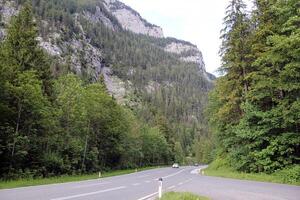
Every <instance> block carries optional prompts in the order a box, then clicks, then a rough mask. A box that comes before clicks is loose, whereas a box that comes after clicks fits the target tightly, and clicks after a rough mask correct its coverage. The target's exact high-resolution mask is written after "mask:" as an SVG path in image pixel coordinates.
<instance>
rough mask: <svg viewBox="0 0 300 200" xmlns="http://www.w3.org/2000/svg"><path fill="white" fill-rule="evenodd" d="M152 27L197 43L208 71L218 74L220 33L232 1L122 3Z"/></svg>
mask: <svg viewBox="0 0 300 200" xmlns="http://www.w3.org/2000/svg"><path fill="white" fill-rule="evenodd" d="M120 1H122V2H123V3H125V4H127V5H128V6H130V7H132V8H133V9H134V10H136V11H137V12H139V13H140V14H141V16H142V17H143V18H145V19H146V20H147V21H148V22H150V23H152V24H156V25H158V26H160V27H162V28H163V31H164V35H165V37H175V38H178V39H182V40H186V41H189V42H192V43H193V44H196V45H197V46H198V48H199V50H200V51H201V52H202V54H203V57H204V62H205V64H206V70H207V71H208V72H210V73H213V74H217V73H216V70H217V68H218V67H219V66H220V57H219V54H218V51H219V47H220V45H221V40H220V39H219V37H220V30H221V29H222V27H223V25H222V23H223V18H224V15H225V8H226V7H227V5H228V2H229V0H120Z"/></svg>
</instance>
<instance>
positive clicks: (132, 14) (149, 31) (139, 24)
mask: <svg viewBox="0 0 300 200" xmlns="http://www.w3.org/2000/svg"><path fill="white" fill-rule="evenodd" d="M104 1H105V6H106V8H107V9H108V10H109V11H110V12H111V13H112V14H113V15H114V16H115V17H116V18H117V19H118V21H119V23H120V24H121V26H122V27H123V28H124V29H125V30H129V31H132V32H134V33H138V34H144V35H149V36H152V37H157V38H163V37H164V35H163V30H162V28H161V27H159V26H156V25H153V24H150V23H149V22H147V21H146V20H145V19H143V18H142V17H141V16H140V14H139V13H137V12H136V11H135V10H133V9H131V8H130V7H128V6H126V5H125V4H123V3H121V2H120V1H117V0H104Z"/></svg>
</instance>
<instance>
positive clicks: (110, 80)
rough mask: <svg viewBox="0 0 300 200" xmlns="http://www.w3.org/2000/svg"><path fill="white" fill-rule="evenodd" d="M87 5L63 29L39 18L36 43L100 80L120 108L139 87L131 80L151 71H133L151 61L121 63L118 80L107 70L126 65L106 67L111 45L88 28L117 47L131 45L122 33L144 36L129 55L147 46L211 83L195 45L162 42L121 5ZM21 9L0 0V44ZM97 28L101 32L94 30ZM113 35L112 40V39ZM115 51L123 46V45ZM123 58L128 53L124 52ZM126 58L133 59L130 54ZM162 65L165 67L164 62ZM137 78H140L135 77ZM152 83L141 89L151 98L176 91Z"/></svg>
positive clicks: (112, 0) (104, 0) (105, 1)
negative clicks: (195, 70)
mask: <svg viewBox="0 0 300 200" xmlns="http://www.w3.org/2000/svg"><path fill="white" fill-rule="evenodd" d="M66 2H67V1H66ZM87 2H91V4H89V6H86V7H82V8H81V7H80V9H76V10H75V12H74V11H72V12H71V11H70V12H69V13H67V14H69V15H70V17H69V18H67V20H62V21H63V23H62V22H61V21H60V20H58V21H59V23H57V22H56V23H54V22H53V20H52V19H49V17H43V16H37V17H38V19H39V25H40V29H41V33H40V37H38V38H37V40H38V41H39V43H40V46H41V47H43V48H44V49H45V51H47V53H48V54H50V55H52V56H53V57H56V58H57V60H59V62H60V63H63V64H66V65H70V67H71V70H72V71H74V72H75V73H77V74H78V75H80V76H85V77H86V78H87V79H89V80H91V81H96V80H98V79H99V77H100V75H101V74H102V75H103V76H104V80H105V82H106V85H107V88H108V90H109V92H110V93H111V94H112V95H114V96H115V97H116V98H117V100H118V101H119V102H121V103H128V102H129V100H128V97H129V96H132V93H133V88H136V87H139V86H136V85H133V83H132V82H131V81H132V80H133V79H135V78H134V76H144V75H142V74H141V73H151V72H150V71H149V72H147V71H144V72H143V71H140V70H139V68H136V67H137V66H136V65H141V67H142V68H145V67H146V66H147V65H149V62H150V61H147V60H146V61H144V62H142V63H145V64H142V63H141V62H137V64H134V63H132V64H126V63H125V65H128V67H127V68H128V71H126V72H125V77H124V75H122V78H121V76H120V75H118V74H120V73H114V71H116V69H113V68H111V67H109V66H112V65H116V63H114V62H117V63H119V64H118V65H124V62H123V61H120V59H121V58H119V60H118V58H114V57H115V55H114V54H113V53H112V54H113V55H112V56H110V57H112V58H110V59H113V60H114V59H117V61H110V63H107V62H106V60H108V59H107V57H108V55H107V54H111V53H109V52H110V51H111V50H110V49H109V48H108V47H107V45H112V47H113V46H114V45H115V44H107V43H105V42H104V41H101V39H102V38H99V37H95V36H94V38H93V37H92V36H93V34H94V33H93V32H92V31H91V30H90V29H87V27H89V28H90V27H92V30H93V31H96V32H97V31H104V35H103V36H105V37H117V38H119V41H116V42H119V43H122V42H125V43H126V42H127V43H128V42H129V43H130V42H131V41H130V40H132V39H133V38H134V37H135V36H134V35H132V34H129V35H128V34H127V33H126V31H131V32H133V33H136V34H139V35H145V36H146V37H143V36H141V37H140V36H138V35H137V36H136V37H137V39H136V41H137V43H136V44H129V47H131V46H134V45H138V46H136V47H134V48H136V49H135V50H133V52H136V53H137V54H138V53H140V49H139V48H140V47H139V46H141V48H144V47H145V45H146V48H148V49H149V50H153V48H154V49H156V50H155V51H154V54H157V55H158V56H160V57H162V59H163V58H164V57H167V58H168V59H169V60H170V59H171V60H174V59H175V60H176V59H178V58H179V60H181V61H182V62H186V63H194V64H196V65H197V66H198V73H199V78H201V77H204V78H205V79H206V81H208V82H210V81H211V79H212V78H213V76H210V75H209V74H208V73H206V71H205V65H204V61H203V57H202V53H201V52H200V51H199V49H198V48H197V47H196V46H195V45H193V44H191V43H189V42H185V41H181V40H177V39H172V38H171V39H170V38H164V36H163V31H162V29H161V28H160V27H158V26H156V25H153V24H151V23H149V22H147V21H146V20H145V19H143V18H142V17H141V16H140V14H139V13H137V12H136V11H135V10H133V9H132V8H130V7H129V6H127V5H125V4H123V3H122V2H120V1H117V0H91V1H87ZM20 6H21V5H19V4H18V1H16V0H0V38H4V37H5V29H6V28H7V27H8V25H9V20H10V18H11V16H13V15H15V14H17V13H18V10H19V9H20ZM59 8H60V7H59ZM36 13H37V15H38V13H39V11H36ZM58 19H59V18H58ZM51 20H52V21H51ZM65 21H66V22H65ZM66 23H70V24H71V28H72V29H73V32H71V34H70V33H68V36H67V30H68V29H70V28H68V27H67V24H66ZM100 25H101V26H100ZM102 25H104V27H106V29H107V30H104V29H103V26H102ZM99 26H100V27H102V28H98V29H96V28H97V27H99ZM110 31H112V32H110ZM69 32H70V30H69ZM113 34H115V35H114V36H112V35H113ZM123 35H124V36H123ZM122 37H124V38H125V39H123V38H122ZM139 37H140V38H139ZM147 37H149V38H147ZM126 38H127V40H126ZM110 40H113V39H110ZM119 45H121V46H122V44H119ZM159 49H161V50H162V51H165V52H166V54H165V55H162V54H163V53H162V52H161V53H159V52H160V51H159ZM146 52H147V51H146ZM123 53H126V49H124V51H123ZM127 53H128V52H127ZM160 54H161V55H160ZM128 56H129V57H130V56H131V57H132V54H131V55H128ZM153 56H155V55H152V57H153ZM133 57H134V56H133ZM146 58H147V56H146V55H144V54H141V55H138V56H137V58H135V57H134V58H132V59H133V60H135V59H142V60H145V59H146ZM153 59H154V60H155V59H156V58H155V57H153ZM168 59H167V60H168ZM161 62H164V61H163V60H162V61H161ZM167 62H171V61H167ZM172 62H175V61H172ZM122 63H123V64H122ZM139 63H141V64H139ZM147 63H148V64H147ZM130 65H132V66H130ZM125 68H126V67H125ZM125 68H124V69H125ZM118 70H120V69H118ZM160 70H162V69H160ZM164 70H165V69H163V71H164ZM123 71H124V70H123ZM138 73H139V74H140V75H138ZM147 76H148V75H147ZM155 77H157V76H155ZM129 79H130V80H129ZM156 79H157V78H152V79H151V80H149V81H148V83H145V88H144V90H146V91H152V92H153V91H158V90H159V88H161V87H164V85H165V86H166V87H169V88H170V87H173V85H174V84H172V83H170V81H171V80H163V79H161V81H160V82H158V81H157V80H156ZM164 83H168V84H164ZM152 85H155V87H152ZM150 86H151V87H150ZM200 87H202V88H207V87H209V86H203V85H201V86H200ZM149 88H150V89H149ZM205 90H206V89H205Z"/></svg>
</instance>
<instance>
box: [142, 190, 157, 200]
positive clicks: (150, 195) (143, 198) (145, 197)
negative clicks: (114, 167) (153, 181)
mask: <svg viewBox="0 0 300 200" xmlns="http://www.w3.org/2000/svg"><path fill="white" fill-rule="evenodd" d="M156 194H158V192H155V193H152V194H149V195H147V196H144V197H141V198H139V199H138V200H145V199H148V198H150V197H152V196H154V195H156Z"/></svg>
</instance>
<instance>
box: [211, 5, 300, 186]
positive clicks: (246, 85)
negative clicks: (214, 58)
mask: <svg viewBox="0 0 300 200" xmlns="http://www.w3.org/2000/svg"><path fill="white" fill-rule="evenodd" d="M254 3H255V4H254V6H255V9H254V10H253V11H252V12H250V13H249V12H247V10H246V5H245V4H244V2H243V1H242V0H233V1H231V3H230V4H229V6H228V8H227V11H226V17H225V19H224V29H223V30H222V40H223V43H222V48H221V50H220V53H221V55H222V66H221V68H220V72H222V73H223V76H221V77H220V78H218V80H217V81H216V85H215V88H214V89H213V91H212V92H211V93H210V97H209V106H208V110H207V113H208V118H209V123H210V129H211V138H213V142H214V146H215V155H214V156H215V159H217V160H218V162H220V160H223V161H222V163H225V164H226V165H228V166H230V167H231V168H233V169H234V170H237V171H240V172H253V173H268V174H271V173H276V172H277V171H279V170H283V169H288V170H290V173H289V174H288V175H290V176H293V178H294V179H295V180H298V181H299V179H300V168H299V162H300V129H299V128H300V3H299V1H297V0H288V1H286V0H269V1H264V0H256V1H254ZM288 175H287V176H288Z"/></svg>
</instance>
